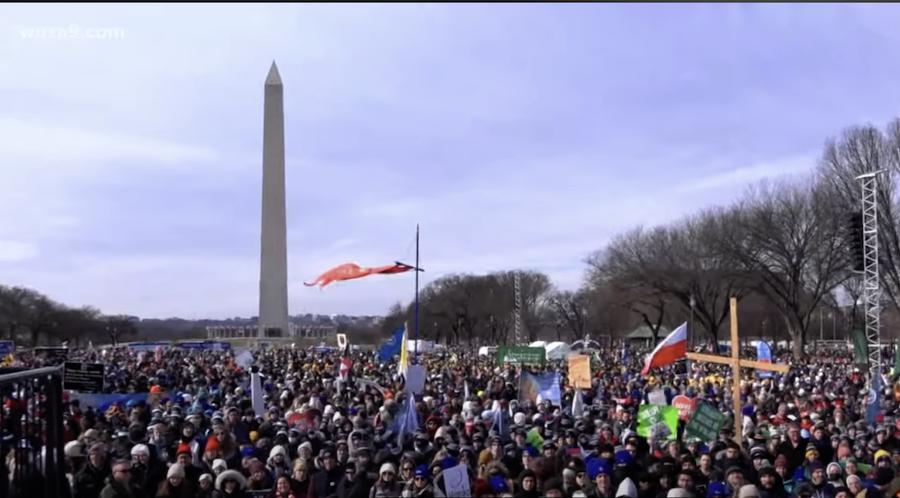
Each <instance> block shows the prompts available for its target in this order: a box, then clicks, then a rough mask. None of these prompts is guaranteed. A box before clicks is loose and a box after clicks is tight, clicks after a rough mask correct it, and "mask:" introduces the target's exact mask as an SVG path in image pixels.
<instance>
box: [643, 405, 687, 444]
mask: <svg viewBox="0 0 900 498" xmlns="http://www.w3.org/2000/svg"><path fill="white" fill-rule="evenodd" d="M637 422H638V426H637V433H638V436H641V437H645V438H648V439H653V440H654V441H669V440H673V439H675V438H676V437H678V408H676V407H674V406H660V405H641V407H640V408H638V415H637Z"/></svg>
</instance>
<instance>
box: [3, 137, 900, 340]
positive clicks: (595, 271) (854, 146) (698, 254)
mask: <svg viewBox="0 0 900 498" xmlns="http://www.w3.org/2000/svg"><path fill="white" fill-rule="evenodd" d="M873 171H881V172H882V173H881V174H880V176H879V179H878V192H877V196H876V198H877V203H878V210H879V211H878V231H879V262H880V276H881V287H882V290H883V300H882V303H881V305H882V308H883V312H882V337H883V338H893V337H894V331H895V330H896V329H897V326H900V189H898V187H900V120H895V121H893V122H891V123H889V124H888V125H887V126H886V128H885V129H884V130H881V129H878V128H877V127H874V126H871V125H867V126H859V127H853V128H849V129H847V130H845V131H844V132H843V133H842V134H841V135H840V136H838V137H836V138H832V139H829V140H828V141H826V143H825V145H824V148H823V151H822V155H821V157H820V158H819V160H818V162H817V164H815V165H814V167H813V168H812V169H811V171H810V172H808V173H807V174H805V175H802V176H799V177H791V178H784V177H781V178H778V179H775V180H767V181H762V182H759V183H757V184H755V185H752V186H750V187H748V189H747V191H746V193H745V194H744V195H743V196H742V197H740V198H739V199H737V200H735V201H734V202H732V203H731V204H729V205H724V206H714V207H709V208H706V209H704V210H702V211H700V212H697V213H692V214H690V215H688V216H685V217H684V218H682V219H680V220H678V221H676V222H673V223H669V224H665V225H660V226H638V227H634V228H632V229H629V230H626V231H624V232H622V233H619V234H616V235H615V236H613V237H612V238H611V239H610V240H609V241H608V243H607V244H606V245H605V246H604V247H600V248H595V250H593V251H592V252H587V253H586V257H585V259H584V263H585V277H584V279H583V282H582V285H581V286H580V288H578V289H575V290H561V289H557V288H556V287H555V286H554V284H553V282H552V281H551V279H550V278H549V277H548V276H547V275H546V274H544V273H541V272H539V271H534V270H528V269H522V270H506V271H501V272H494V273H490V274H487V275H469V274H454V275H446V276H443V277H441V278H438V279H437V280H434V281H432V282H430V283H429V284H428V285H426V286H425V287H424V288H423V289H422V290H421V292H420V296H419V301H420V308H419V314H418V329H419V333H420V337H421V338H424V339H430V340H436V341H439V342H441V343H446V344H469V345H495V344H509V343H514V342H517V338H516V323H515V322H516V321H515V320H514V316H515V313H514V311H515V310H514V308H515V304H516V299H515V291H514V287H515V286H514V281H515V275H516V273H518V274H519V282H520V296H521V308H520V310H519V314H518V315H519V317H520V320H519V334H520V337H519V340H521V341H522V342H525V341H533V340H537V339H544V340H562V341H566V342H571V341H574V340H579V339H583V338H585V337H586V336H588V335H590V336H591V337H593V338H598V339H603V338H615V337H622V336H624V335H625V334H627V333H628V332H631V331H632V330H634V329H635V328H636V327H639V326H644V327H646V328H647V329H649V330H650V331H651V333H652V334H653V335H654V336H658V334H659V333H660V332H661V331H664V330H667V329H671V328H672V327H675V326H677V325H678V324H680V323H683V322H689V323H690V324H691V331H692V332H691V335H692V338H693V340H694V341H695V342H696V341H707V340H709V341H715V340H719V339H727V335H728V327H729V298H730V297H737V298H738V299H739V300H740V317H739V322H740V324H739V326H740V330H741V335H742V337H761V338H765V339H768V340H791V341H793V347H794V352H795V355H800V354H802V351H803V346H804V345H805V344H806V343H807V341H808V340H810V339H819V338H825V339H831V338H835V339H844V338H846V337H847V335H848V333H849V331H850V330H852V329H853V328H858V327H861V323H860V321H861V317H862V313H861V310H860V309H859V307H860V306H859V302H860V297H861V295H862V280H861V276H860V274H859V273H858V272H857V271H855V270H854V268H853V266H854V255H853V254H852V250H851V245H852V244H851V240H852V237H853V228H852V227H851V226H850V224H849V223H848V219H849V216H848V215H849V214H850V213H853V212H856V213H858V212H859V210H860V206H861V190H860V186H859V183H858V181H857V180H856V178H857V177H858V176H859V175H862V174H864V173H869V172H873ZM413 311H414V310H413V306H412V303H406V304H404V303H397V304H395V305H394V306H393V307H392V308H391V309H390V310H389V313H388V315H387V316H386V317H385V319H384V320H383V322H382V323H381V324H380V326H379V327H378V329H377V330H368V329H358V330H357V329H352V330H348V329H347V328H346V327H344V328H342V330H340V331H341V332H346V333H348V334H349V335H350V339H351V340H352V341H355V342H359V341H362V342H363V343H375V342H378V341H379V340H380V339H381V338H383V337H384V336H386V335H388V334H390V333H391V332H392V331H393V330H395V329H396V327H397V326H399V325H400V324H402V323H404V322H406V323H408V324H409V325H410V326H412V325H413V323H414V322H415V320H416V318H415V316H414V312H413ZM201 332H202V331H200V332H198V334H201ZM167 335H169V334H168V332H167V331H162V330H154V331H146V330H141V329H140V327H139V326H138V324H137V322H136V319H135V318H134V317H128V316H106V315H104V314H102V313H101V312H100V311H99V310H97V309H95V308H92V307H80V308H77V307H75V308H73V307H69V306H66V305H64V304H62V303H58V302H56V301H54V300H52V299H50V298H49V297H47V296H45V295H43V294H41V293H39V292H37V291H35V290H31V289H26V288H22V287H9V286H0V338H3V339H15V340H16V341H17V343H18V344H20V345H28V344H30V345H37V344H44V343H48V344H55V343H61V342H69V343H70V344H76V345H77V344H86V342H87V341H89V340H91V341H94V342H103V343H105V342H113V343H114V342H119V341H123V340H130V339H131V338H137V339H141V340H148V339H155V338H157V337H159V338H162V337H164V336H167ZM201 335H202V334H201Z"/></svg>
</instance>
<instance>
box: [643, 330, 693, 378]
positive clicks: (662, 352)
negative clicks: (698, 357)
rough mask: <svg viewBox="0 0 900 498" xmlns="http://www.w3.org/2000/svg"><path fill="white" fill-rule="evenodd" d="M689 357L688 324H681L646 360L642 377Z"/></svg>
mask: <svg viewBox="0 0 900 498" xmlns="http://www.w3.org/2000/svg"><path fill="white" fill-rule="evenodd" d="M686 355H687V322H685V323H683V324H681V325H680V326H679V327H678V328H677V329H675V330H673V331H672V333H671V334H669V335H667V336H666V338H665V339H663V340H662V342H660V343H659V344H658V345H657V346H656V348H654V349H653V351H652V352H651V353H650V354H649V355H647V359H646V360H644V369H643V370H641V375H647V374H648V373H650V370H653V369H654V368H660V367H664V366H667V365H671V364H673V363H675V362H676V361H678V360H682V359H684V357H685V356H686Z"/></svg>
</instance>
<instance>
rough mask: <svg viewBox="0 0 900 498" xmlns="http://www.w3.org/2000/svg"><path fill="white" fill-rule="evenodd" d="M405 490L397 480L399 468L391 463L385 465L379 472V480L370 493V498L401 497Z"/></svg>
mask: <svg viewBox="0 0 900 498" xmlns="http://www.w3.org/2000/svg"><path fill="white" fill-rule="evenodd" d="M402 492H403V488H402V486H401V484H400V482H399V481H398V480H397V467H394V464H392V463H390V462H386V463H383V464H382V465H381V470H380V471H379V472H378V480H377V481H376V482H375V486H373V487H372V490H371V491H370V492H369V498H393V497H397V496H400V494H401V493H402Z"/></svg>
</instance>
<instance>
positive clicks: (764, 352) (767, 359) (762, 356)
mask: <svg viewBox="0 0 900 498" xmlns="http://www.w3.org/2000/svg"><path fill="white" fill-rule="evenodd" d="M756 359H757V361H759V362H760V363H772V348H770V347H769V343H768V342H766V341H759V342H758V343H756ZM757 375H759V378H761V379H765V378H768V377H771V376H772V372H770V371H768V370H759V371H757Z"/></svg>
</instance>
